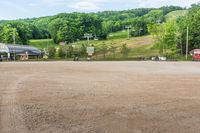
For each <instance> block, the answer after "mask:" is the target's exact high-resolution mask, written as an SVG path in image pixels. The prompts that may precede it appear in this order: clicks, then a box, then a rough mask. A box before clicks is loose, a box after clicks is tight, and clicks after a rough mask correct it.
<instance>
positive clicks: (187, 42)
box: [185, 27, 189, 60]
mask: <svg viewBox="0 0 200 133" xmlns="http://www.w3.org/2000/svg"><path fill="white" fill-rule="evenodd" d="M188 47H189V27H187V36H186V55H185V58H186V60H187V59H188Z"/></svg>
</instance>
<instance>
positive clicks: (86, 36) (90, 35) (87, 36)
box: [84, 33, 93, 45]
mask: <svg viewBox="0 0 200 133" xmlns="http://www.w3.org/2000/svg"><path fill="white" fill-rule="evenodd" d="M92 37H93V35H92V34H88V33H86V34H84V38H87V41H88V45H89V44H90V38H92Z"/></svg>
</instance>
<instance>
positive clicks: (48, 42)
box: [29, 39, 56, 49]
mask: <svg viewBox="0 0 200 133" xmlns="http://www.w3.org/2000/svg"><path fill="white" fill-rule="evenodd" d="M29 45H31V46H34V47H37V48H40V49H43V48H47V47H49V46H56V44H55V43H54V42H53V39H39V40H29Z"/></svg>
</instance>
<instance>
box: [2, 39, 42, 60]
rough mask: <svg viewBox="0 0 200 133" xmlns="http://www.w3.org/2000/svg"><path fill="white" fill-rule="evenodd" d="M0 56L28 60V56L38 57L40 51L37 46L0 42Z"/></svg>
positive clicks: (40, 53)
mask: <svg viewBox="0 0 200 133" xmlns="http://www.w3.org/2000/svg"><path fill="white" fill-rule="evenodd" d="M0 55H1V58H4V59H8V60H13V59H14V58H15V57H16V58H19V59H20V60H28V59H29V57H37V58H38V57H39V56H41V55H42V51H41V50H39V49H38V48H35V47H32V46H27V45H17V44H16V45H13V44H4V43H0Z"/></svg>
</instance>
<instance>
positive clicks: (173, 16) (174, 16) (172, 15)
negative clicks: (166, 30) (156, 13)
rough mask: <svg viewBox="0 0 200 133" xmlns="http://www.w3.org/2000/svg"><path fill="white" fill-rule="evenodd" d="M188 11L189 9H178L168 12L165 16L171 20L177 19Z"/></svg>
mask: <svg viewBox="0 0 200 133" xmlns="http://www.w3.org/2000/svg"><path fill="white" fill-rule="evenodd" d="M187 13H188V10H177V11H172V12H170V13H168V14H167V15H166V16H165V18H166V19H167V20H168V21H169V20H176V19H177V18H178V17H181V16H185V15H186V14H187Z"/></svg>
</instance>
